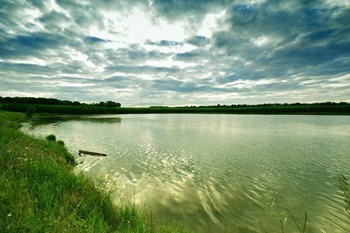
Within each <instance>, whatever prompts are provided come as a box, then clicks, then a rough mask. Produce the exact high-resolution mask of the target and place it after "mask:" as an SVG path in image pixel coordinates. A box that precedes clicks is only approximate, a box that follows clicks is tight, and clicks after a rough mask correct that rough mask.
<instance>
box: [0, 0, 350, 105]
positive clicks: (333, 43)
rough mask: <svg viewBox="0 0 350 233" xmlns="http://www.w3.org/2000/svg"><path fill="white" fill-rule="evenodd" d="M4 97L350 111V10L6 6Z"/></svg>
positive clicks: (332, 1) (200, 2) (182, 2)
mask: <svg viewBox="0 0 350 233" xmlns="http://www.w3.org/2000/svg"><path fill="white" fill-rule="evenodd" d="M0 96H35V97H51V98H58V99H68V100H77V101H82V102H98V101H105V100H113V101H118V102H121V103H122V105H123V106H151V105H208V104H219V103H220V104H239V103H275V102H317V101H319V102H320V101H348V102H350V1H349V0H283V1H282V0H211V1H210V0H124V1H123V0H116V1H110V0H45V1H42V0H31V1H30V0H27V1H26V0H0Z"/></svg>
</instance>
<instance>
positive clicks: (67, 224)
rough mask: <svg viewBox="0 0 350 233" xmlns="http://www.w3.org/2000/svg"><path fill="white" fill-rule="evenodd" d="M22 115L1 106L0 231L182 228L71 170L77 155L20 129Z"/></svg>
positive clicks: (159, 230) (172, 230) (162, 229)
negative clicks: (118, 201) (120, 200)
mask: <svg viewBox="0 0 350 233" xmlns="http://www.w3.org/2000/svg"><path fill="white" fill-rule="evenodd" d="M25 119H26V117H25V115H24V114H21V113H11V112H3V111H0V190H1V192H0V232H182V229H180V228H174V227H165V226H160V225H157V224H156V223H155V222H154V221H152V220H151V219H148V218H147V217H146V216H144V215H142V214H140V212H139V211H137V210H136V209H135V208H134V207H132V206H131V207H130V206H125V207H116V206H115V205H114V204H113V202H112V201H111V199H110V197H109V196H108V194H106V193H105V192H104V191H103V190H100V189H99V188H97V187H96V186H95V184H94V183H93V182H92V181H91V180H89V179H87V178H86V177H84V176H83V175H77V174H75V173H74V172H73V167H74V164H75V160H74V158H73V156H72V155H71V154H70V153H69V152H68V151H67V149H66V148H65V147H64V145H63V144H62V143H59V142H58V141H56V138H54V136H51V135H50V136H49V137H48V139H47V140H44V139H35V138H32V137H30V136H27V135H25V134H23V133H22V132H20V131H19V130H18V128H19V127H20V122H21V121H24V120H25Z"/></svg>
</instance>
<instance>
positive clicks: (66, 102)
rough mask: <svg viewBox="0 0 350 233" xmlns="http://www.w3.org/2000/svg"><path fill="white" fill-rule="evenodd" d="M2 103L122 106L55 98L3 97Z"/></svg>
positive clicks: (107, 102) (110, 102)
mask: <svg viewBox="0 0 350 233" xmlns="http://www.w3.org/2000/svg"><path fill="white" fill-rule="evenodd" d="M0 103H3V104H4V103H6V104H28V105H39V104H40V105H64V106H93V107H107V108H119V107H121V104H120V103H118V102H114V101H111V100H108V101H105V102H103V101H102V102H99V103H90V104H87V103H81V102H79V101H69V100H59V99H54V98H42V97H38V98H36V97H1V96H0Z"/></svg>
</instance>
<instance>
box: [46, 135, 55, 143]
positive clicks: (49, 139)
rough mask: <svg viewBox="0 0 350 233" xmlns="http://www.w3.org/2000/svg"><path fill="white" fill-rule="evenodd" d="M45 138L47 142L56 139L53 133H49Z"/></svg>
mask: <svg viewBox="0 0 350 233" xmlns="http://www.w3.org/2000/svg"><path fill="white" fill-rule="evenodd" d="M46 140H47V141H49V142H55V141H56V136H55V135H53V134H50V135H49V136H47V137H46Z"/></svg>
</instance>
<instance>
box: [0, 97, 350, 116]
mask: <svg viewBox="0 0 350 233" xmlns="http://www.w3.org/2000/svg"><path fill="white" fill-rule="evenodd" d="M120 106H121V105H120V103H115V102H112V101H107V102H100V103H98V104H84V103H80V102H76V101H75V102H72V101H67V100H65V101H61V100H56V99H45V98H24V97H22V98H20V97H14V98H10V97H5V98H2V97H0V109H3V110H7V111H14V112H23V113H26V114H27V115H28V116H31V115H33V114H35V113H53V114H138V113H227V114H318V115H350V104H349V103H345V102H340V103H334V102H326V103H312V104H305V103H304V104H303V103H293V104H279V103H275V104H257V105H247V104H239V105H234V104H233V105H220V104H218V105H212V106H184V107H167V106H152V107H133V108H132V107H120Z"/></svg>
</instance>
